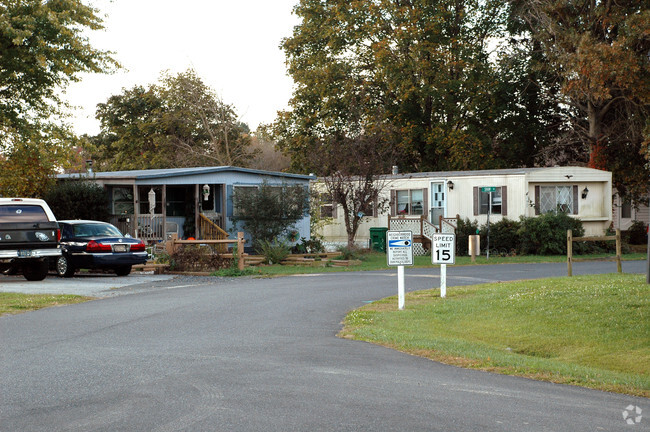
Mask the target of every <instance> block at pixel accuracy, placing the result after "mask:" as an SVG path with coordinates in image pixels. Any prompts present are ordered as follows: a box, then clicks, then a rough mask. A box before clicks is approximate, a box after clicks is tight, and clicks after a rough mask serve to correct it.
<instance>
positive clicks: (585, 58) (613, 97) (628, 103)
mask: <svg viewBox="0 0 650 432" xmlns="http://www.w3.org/2000/svg"><path fill="white" fill-rule="evenodd" d="M510 3H511V4H512V5H513V7H514V9H515V11H516V13H517V14H518V15H519V16H520V17H521V18H522V19H524V20H525V21H526V22H527V24H528V31H529V32H530V34H532V35H533V37H534V38H535V40H536V41H538V43H539V44H540V46H541V48H542V49H543V51H544V55H545V57H546V59H547V63H546V67H547V69H548V70H552V71H554V73H555V74H556V75H557V77H558V83H559V85H560V86H561V96H562V98H561V99H559V102H560V103H564V104H565V105H567V106H568V107H570V110H571V111H570V112H571V114H572V115H571V116H569V117H568V121H569V122H570V127H569V128H568V133H566V134H563V135H562V136H560V137H559V138H560V139H559V140H558V142H559V143H560V144H562V145H563V146H564V147H565V148H566V149H568V152H569V154H579V155H581V158H580V159H582V161H584V162H588V163H589V164H590V166H592V167H596V168H602V169H608V170H611V171H613V173H614V184H615V186H616V187H617V189H618V190H619V192H620V193H622V194H623V195H628V196H629V197H631V198H638V197H639V196H641V195H643V194H645V193H647V187H648V177H649V176H650V170H649V169H648V166H647V162H646V161H644V158H643V157H642V154H643V152H644V150H643V149H644V147H643V143H644V141H645V142H646V143H647V141H648V129H647V128H648V124H649V119H650V58H649V56H648V52H649V51H650V36H649V35H648V28H650V7H649V4H648V1H647V0H621V1H612V0H559V1H558V0H511V2H510ZM576 148H577V150H576ZM646 151H647V150H646ZM571 159H573V160H571ZM569 161H572V162H575V161H576V160H575V158H571V157H570V158H569Z"/></svg>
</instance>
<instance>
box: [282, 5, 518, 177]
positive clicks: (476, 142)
mask: <svg viewBox="0 0 650 432" xmlns="http://www.w3.org/2000/svg"><path fill="white" fill-rule="evenodd" d="M295 13H296V14H297V15H298V16H299V17H300V18H301V19H302V21H301V23H300V25H298V26H296V27H295V29H294V33H293V35H292V37H290V38H288V39H286V40H285V41H284V42H283V44H282V48H283V49H284V50H285V53H286V56H287V65H288V71H289V73H290V74H291V76H292V77H293V79H294V81H295V82H296V88H295V91H294V95H293V98H292V100H291V102H290V104H291V110H290V111H288V112H285V113H283V114H282V115H281V116H280V117H279V119H278V122H277V125H276V126H277V128H276V130H277V131H278V132H280V134H279V145H280V146H281V147H282V148H283V149H284V150H285V151H287V152H288V154H290V155H291V156H292V160H293V161H294V167H296V168H297V167H300V166H302V165H304V160H305V158H308V157H310V154H309V152H310V150H309V146H307V145H306V144H307V143H308V142H309V141H310V140H314V139H316V140H318V139H324V138H326V137H329V136H332V135H336V134H338V135H343V136H347V137H349V138H354V134H355V133H357V132H359V131H363V132H364V133H366V134H367V132H368V131H372V133H371V134H370V135H372V134H375V133H376V131H377V129H379V128H381V130H382V131H384V132H386V134H385V135H384V136H383V140H384V141H386V142H390V143H391V144H393V145H394V146H395V148H397V149H399V150H400V153H401V155H402V157H401V159H400V165H401V166H402V168H404V169H415V170H427V169H449V168H455V169H475V168H489V167H495V166H502V165H504V162H503V161H502V160H500V159H499V157H500V147H499V146H500V142H499V140H500V139H501V136H500V135H499V130H497V129H496V128H495V127H494V123H493V119H494V117H495V115H496V113H495V110H496V109H497V108H498V104H497V103H495V102H496V101H497V99H498V98H499V95H498V92H499V91H501V90H500V88H499V87H498V83H499V81H498V76H497V68H496V66H495V65H494V62H493V61H491V59H490V41H491V40H492V39H493V38H495V37H498V36H500V35H501V34H502V33H503V31H504V29H505V23H506V17H507V8H505V7H504V6H503V5H502V4H501V2H497V1H479V0H441V1H436V2H431V1H424V0H414V1H395V0H391V1H389V0H374V1H365V2H357V1H355V2H349V1H343V0H302V1H300V3H299V4H298V5H297V6H296V8H295ZM523 153H524V154H528V153H529V152H523ZM508 163H509V162H508ZM515 163H516V164H517V165H525V164H527V163H529V162H528V160H517V161H515Z"/></svg>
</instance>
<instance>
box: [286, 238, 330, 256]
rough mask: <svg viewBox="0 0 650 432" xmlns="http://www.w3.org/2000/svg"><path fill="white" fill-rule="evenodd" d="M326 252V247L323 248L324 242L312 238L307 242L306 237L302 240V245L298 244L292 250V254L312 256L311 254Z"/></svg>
mask: <svg viewBox="0 0 650 432" xmlns="http://www.w3.org/2000/svg"><path fill="white" fill-rule="evenodd" d="M324 251H325V246H323V242H322V241H320V239H318V238H311V239H309V240H307V239H306V238H304V237H302V238H301V239H300V243H298V244H297V245H295V246H294V247H293V248H292V249H291V252H292V253H296V254H310V253H314V254H315V253H320V252H324Z"/></svg>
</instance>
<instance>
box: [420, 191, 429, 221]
mask: <svg viewBox="0 0 650 432" xmlns="http://www.w3.org/2000/svg"><path fill="white" fill-rule="evenodd" d="M422 215H423V216H424V217H425V218H427V219H429V189H427V188H424V189H422Z"/></svg>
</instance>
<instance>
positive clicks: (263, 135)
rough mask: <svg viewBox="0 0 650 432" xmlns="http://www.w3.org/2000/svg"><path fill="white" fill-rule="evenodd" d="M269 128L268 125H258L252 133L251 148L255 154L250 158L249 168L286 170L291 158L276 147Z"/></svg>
mask: <svg viewBox="0 0 650 432" xmlns="http://www.w3.org/2000/svg"><path fill="white" fill-rule="evenodd" d="M270 129H271V126H270V125H259V126H258V127H257V130H256V131H255V133H254V134H253V135H252V137H251V150H252V152H253V153H254V154H255V156H254V158H253V159H252V160H251V162H250V164H249V168H253V169H260V170H269V171H286V170H288V169H289V166H290V164H291V160H290V159H289V157H287V156H286V155H285V154H283V153H282V152H281V151H280V150H279V149H278V148H277V145H276V142H275V141H274V139H273V137H272V132H271V131H270Z"/></svg>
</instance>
